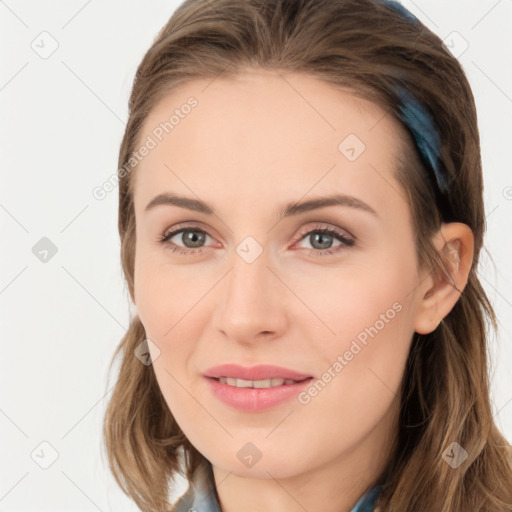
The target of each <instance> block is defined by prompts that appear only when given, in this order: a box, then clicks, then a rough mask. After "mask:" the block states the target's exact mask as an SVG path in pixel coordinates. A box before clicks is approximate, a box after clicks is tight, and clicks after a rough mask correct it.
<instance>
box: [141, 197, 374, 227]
mask: <svg viewBox="0 0 512 512" xmlns="http://www.w3.org/2000/svg"><path fill="white" fill-rule="evenodd" d="M161 205H172V206H178V207H180V208H186V209H187V210H192V211H195V212H199V213H204V214H206V215H213V214H214V213H215V210H214V209H213V208H212V207H211V206H210V205H208V204H207V203H205V202H204V201H201V200H199V199H193V198H190V197H185V196H178V195H176V194H171V193H168V192H166V193H163V194H159V195H157V196H155V197H154V198H153V199H152V200H151V201H150V202H149V203H148V205H147V206H146V208H145V209H144V211H145V212H147V211H149V210H152V209H153V208H156V207H157V206H161ZM326 206H348V207H350V208H355V209H356V210H361V211H364V212H367V213H371V214H372V215H375V216H377V217H378V214H377V212H376V211H375V210H374V209H373V208H372V207H371V206H370V205H369V204H367V203H365V202H364V201H362V200H361V199H358V198H357V197H354V196H349V195H346V194H335V195H331V196H325V197H317V198H314V199H308V200H307V201H302V202H297V201H295V202H291V203H288V204H286V205H285V206H284V207H283V208H281V209H280V210H279V212H278V219H279V220H280V219H283V218H285V217H290V216H293V215H300V214H302V213H306V212H310V211H312V210H317V209H319V208H324V207H326Z"/></svg>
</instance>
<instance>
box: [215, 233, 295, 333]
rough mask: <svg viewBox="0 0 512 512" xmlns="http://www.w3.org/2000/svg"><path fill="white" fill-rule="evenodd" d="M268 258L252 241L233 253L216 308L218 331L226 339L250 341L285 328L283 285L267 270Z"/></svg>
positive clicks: (258, 245) (242, 244)
mask: <svg viewBox="0 0 512 512" xmlns="http://www.w3.org/2000/svg"><path fill="white" fill-rule="evenodd" d="M268 256H269V254H268V253H267V252H266V251H265V250H263V247H261V245H260V244H259V243H258V242H256V241H255V240H254V239H251V237H247V239H244V240H243V241H242V242H241V243H240V244H239V245H238V246H237V247H236V249H235V252H234V254H233V256H232V265H231V267H232V269H231V272H229V274H228V275H227V276H226V279H227V283H226V285H225V286H224V287H222V292H221V294H222V296H221V298H220V300H219V303H218V307H217V327H218V328H219V329H220V330H222V331H224V333H225V334H227V335H228V336H229V337H232V338H234V339H238V340H250V339H252V337H254V336H256V335H257V334H258V333H261V332H271V333H276V332H277V331H279V330H280V329H281V328H282V327H283V325H284V324H283V322H284V321H285V317H286V314H285V311H284V308H283V306H284V301H283V300H282V299H283V298H282V295H281V294H282V293H283V290H282V289H280V287H282V286H283V285H282V283H280V282H279V280H278V279H277V278H276V277H275V276H274V274H273V272H272V271H271V270H270V269H269V268H268V267H267V265H269V263H270V258H269V257H268Z"/></svg>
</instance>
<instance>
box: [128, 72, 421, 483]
mask: <svg viewBox="0 0 512 512" xmlns="http://www.w3.org/2000/svg"><path fill="white" fill-rule="evenodd" d="M191 97H193V99H190V98H191ZM172 116H174V117H172ZM400 137H401V132H400V131H399V127H398V124H396V123H395V121H393V120H392V119H391V118H390V117H389V116H387V115H384V113H383V112H382V111H381V110H380V109H379V108H377V107H376V106H375V105H373V104H371V103H368V102H366V101H363V100H361V99H358V98H356V97H355V96H353V95H352V94H350V93H348V92H341V91H339V90H336V89H334V88H333V87H332V86H331V85H329V84H327V83H325V82H322V81H320V80H318V79H315V78H313V77H310V76H307V75H302V74H285V75H279V74H275V73H271V72H265V71H247V72H245V73H243V74H242V75H240V76H238V77H237V78H236V79H221V78H217V79H214V80H204V81H194V82H189V83H188V84H186V85H183V86H181V87H180V88H179V89H176V90H174V91H173V92H172V93H171V94H169V95H168V96H166V97H165V98H164V99H163V100H162V101H161V102H160V103H158V104H157V106H156V107H155V108H154V109H153V110H152V112H151V113H150V115H149V116H148V118H147V119H146V121H145V124H144V126H143V129H142V131H141V133H140V136H139V145H138V146H137V148H141V147H142V146H143V145H144V146H145V147H146V148H147V149H146V150H144V149H142V150H141V151H139V156H141V158H142V159H141V162H140V163H139V165H138V167H137V169H136V171H134V172H135V173H136V174H135V176H134V177H135V178H136V179H135V182H134V201H135V211H136V225H137V228H136V240H137V241H136V259H135V303H136V308H137V312H138V315H139V318H140V320H141V322H142V324H143V325H144V327H145V331H146V335H147V337H148V339H149V340H151V341H150V342H149V349H150V352H151V355H152V358H153V368H154V371H155V374H156V377H157V379H158V383H159V386H160V388H161V391H162V393H163V396H164V398H165V400H166V402H167V404H168V406H169V408H170V410H171V411H172V413H173V415H174V417H175V418H176V421H177V422H178V424H179V425H180V427H181V429H182V430H183V432H184V433H185V434H186V436H187V437H188V439H189V440H190V441H191V443H192V444H193V445H194V446H195V447H196V448H197V449H198V450H199V451H200V452H201V453H202V454H203V455H204V456H205V457H206V458H207V459H209V460H210V461H211V462H212V463H213V465H214V466H215V467H217V468H221V470H223V471H228V472H232V473H234V474H236V475H238V476H251V477H257V478H268V477H269V474H271V475H272V476H273V477H275V478H285V477H290V476H293V475H298V474H304V473H307V472H310V471H312V470H314V469H320V468H327V467H329V468H332V467H334V466H336V465H338V466H339V467H340V468H341V467H344V468H345V470H346V471H347V472H349V473H350V474H352V475H357V474H358V473H359V472H360V471H366V470H367V469H368V468H369V467H372V468H376V467H378V466H379V464H381V463H382V460H383V459H384V458H385V457H386V454H387V450H389V447H390V446H391V442H392V439H393V438H394V431H395V429H396V421H397V414H398V406H399V387H400V382H401V379H402V375H403V372H404V366H405V362H406V359H407V355H408V350H409V346H410V342H411V338H412V336H413V333H414V331H415V322H416V321H417V315H418V309H419V308H418V304H419V301H420V298H421V297H420V293H419V290H420V289H419V288H418V284H419V283H420V275H419V273H418V269H417V259H416V255H415V247H414V236H413V231H412V226H411V219H410V212H409V209H408V206H407V203H406V201H405V198H404V197H405V194H404V193H403V192H402V190H401V189H400V186H399V184H398V182H397V181H396V180H395V179H394V177H393V170H394V168H395V165H396V164H395V156H396V152H397V148H398V147H399V144H400ZM160 194H167V195H168V196H176V197H180V198H186V199H187V201H185V200H184V199H180V201H181V203H180V204H181V206H180V204H178V202H176V201H174V202H173V201H167V202H166V201H165V199H162V198H161V199H160V200H159V201H156V203H154V205H153V207H150V208H147V206H148V204H150V202H151V201H153V199H154V198H155V197H156V196H159V195H160ZM334 196H337V200H336V201H334V200H332V201H331V200H329V201H328V202H327V201H325V204H323V201H324V200H326V198H333V197H334ZM300 205H304V206H300ZM325 229H328V230H332V231H328V232H325V231H324V232H322V230H325ZM172 232H175V234H171V236H170V237H169V238H168V240H167V242H160V241H159V240H160V239H162V238H164V237H165V236H166V235H167V234H170V233H172ZM141 364H142V363H141ZM225 364H232V365H237V366H238V367H242V369H240V368H236V367H234V368H220V369H217V370H215V368H214V367H217V366H219V365H225ZM259 365H272V366H277V367H280V369H279V368H278V369H275V368H270V369H268V368H267V369H265V368H263V369H261V368H260V369H259V370H261V371H255V372H251V370H252V369H254V367H256V366H259ZM212 368H213V370H212ZM256 370H258V369H256ZM293 372H295V373H293ZM207 375H208V376H207ZM212 376H215V377H217V378H219V380H215V379H213V378H212ZM221 377H229V380H226V379H224V378H221ZM237 378H239V379H242V380H241V381H239V380H235V379H237ZM270 379H272V380H270ZM284 379H286V380H285V382H284V383H283V380H284ZM303 379H305V380H303ZM253 381H256V382H253ZM244 386H250V387H244ZM252 386H255V387H252Z"/></svg>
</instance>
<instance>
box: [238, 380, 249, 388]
mask: <svg viewBox="0 0 512 512" xmlns="http://www.w3.org/2000/svg"><path fill="white" fill-rule="evenodd" d="M234 380H236V384H235V385H236V387H237V388H252V387H253V381H252V380H244V379H234Z"/></svg>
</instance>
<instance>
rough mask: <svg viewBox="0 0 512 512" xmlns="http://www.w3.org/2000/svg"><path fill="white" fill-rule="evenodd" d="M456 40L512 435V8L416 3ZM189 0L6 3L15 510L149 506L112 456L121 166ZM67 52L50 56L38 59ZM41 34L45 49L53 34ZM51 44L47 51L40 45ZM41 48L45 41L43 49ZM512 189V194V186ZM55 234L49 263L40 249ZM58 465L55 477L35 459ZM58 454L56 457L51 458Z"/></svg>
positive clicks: (5, 426)
mask: <svg viewBox="0 0 512 512" xmlns="http://www.w3.org/2000/svg"><path fill="white" fill-rule="evenodd" d="M404 3H405V5H406V6H407V7H408V8H409V9H410V10H411V11H412V12H413V13H414V14H416V15H417V16H418V17H419V18H420V19H421V20H422V21H423V22H424V23H426V25H427V26H429V27H430V28H431V29H432V30H434V32H436V33H437V34H438V35H440V36H441V37H442V38H445V37H447V36H449V35H450V34H452V33H453V32H454V31H456V32H458V34H459V35H453V34H452V35H451V36H450V38H449V40H451V41H453V48H454V50H453V51H454V52H457V53H460V52H461V51H462V50H463V49H464V48H465V45H466V44H468V45H469V46H468V48H467V49H466V50H465V51H464V53H462V55H460V57H459V60H460V61H461V63H462V64H463V66H464V69H465V70H466V72H467V75H468V77H469V80H470V83H471V85H472V88H473V92H474V95H475V98H476V102H477V108H478V114H479V126H480V131H481V140H482V157H483V162H484V176H485V201H486V207H487V221H488V234H487V238H486V246H487V249H488V251H489V253H490V255H491V256H492V258H493V260H494V265H493V263H492V262H491V260H490V258H489V257H488V255H486V254H485V253H484V254H483V255H482V258H483V261H482V266H481V268H480V275H481V277H482V281H483V285H484V287H485V289H486V290H487V292H488V293H489V296H490V298H491V300H492V302H493V304H494V306H495V308H496V311H497V315H498V318H499V321H500V331H499V335H498V337H497V339H496V340H493V344H492V347H491V351H492V363H493V381H492V385H493V387H492V391H493V404H494V409H495V412H496V421H497V423H498V425H499V426H500V428H501V429H502V431H503V432H504V433H505V435H506V436H507V438H508V439H509V440H510V439H512V375H511V371H510V367H511V362H512V344H511V342H512V336H511V331H512V288H511V280H512V265H511V264H510V261H511V256H512V244H511V238H510V233H511V229H510V228H511V218H512V200H511V198H512V193H511V192H512V189H511V188H510V187H512V173H511V170H510V166H511V158H510V154H509V152H510V148H511V145H512V127H511V125H512V43H511V41H512V37H511V34H510V32H511V29H512V1H511V0H499V1H498V0H478V1H476V0H473V1H471V2H467V1H464V2H463V1H452V2H447V1H446V0H436V1H426V0H415V2H412V1H405V2H404ZM177 5H178V3H177V2H176V1H163V0H153V1H151V2H147V1H146V2H143V1H142V0H137V1H135V0H132V1H123V2H122V1H121V0H109V1H103V2H100V1H98V0H89V1H84V0H73V1H66V2H64V1H60V2H59V1H34V0H32V1H24V2H22V1H19V0H5V1H3V0H0V38H1V45H0V51H1V55H2V60H1V62H2V64H1V66H0V108H1V112H0V119H1V122H0V130H1V132H0V140H1V143H0V149H1V160H0V162H1V173H0V176H1V180H2V181H1V184H0V223H1V228H2V248H3V249H2V251H1V252H0V254H1V258H2V259H1V262H0V269H1V271H0V311H1V317H0V322H1V331H0V332H1V340H0V343H1V360H0V361H1V363H0V364H1V366H0V379H1V381H0V389H1V392H0V434H1V435H0V465H1V467H0V511H36V510H37V511H52V512H56V511H63V510H73V511H76V512H78V511H97V510H102V511H110V510H112V511H114V510H116V511H118V510H126V511H129V510H137V509H136V508H135V506H134V505H133V504H132V503H131V502H130V501H129V500H128V498H126V497H125V496H124V495H123V494H122V493H121V491H120V490H119V489H118V488H117V486H116V484H115V482H114V480H113V477H112V476H111V475H110V474H109V472H108V471H107V469H106V465H105V463H104V459H103V458H102V457H101V454H100V438H101V422H102V418H103V413H104V407H105V405H106V401H107V400H106V399H107V398H108V397H109V396H110V388H111V386H112V384H113V382H107V364H108V362H109V360H110V357H111V355H112V353H113V351H114V349H115V347H116V345H117V344H118V342H119V340H120V339H121V337H122V336H123V334H124V332H125V329H126V327H127V326H128V319H129V314H130V306H129V296H128V293H127V291H126V289H125V287H124V283H123V279H122V274H121V266H120V259H119V250H120V246H119V236H118V232H117V201H118V197H117V188H116V189H115V190H114V191H113V192H111V193H110V194H108V195H107V197H106V198H105V199H103V200H102V201H100V200H96V199H95V198H94V197H93V195H92V190H93V188H94V187H96V186H98V185H101V184H102V183H103V182H104V181H105V180H106V179H107V178H109V177H110V176H111V175H112V174H113V173H115V172H116V170H117V154H118V150H119V144H120V142H121V138H122V135H123V130H124V126H125V121H126V118H127V103H128V95H129V92H130V87H131V84H132V80H133V76H134V74H135V70H136V66H137V65H138V63H139V62H140V60H141V58H142V56H143V55H144V53H145V51H146V50H147V49H148V48H149V46H150V45H151V43H152V41H153V38H154V37H155V36H156V34H157V32H158V30H159V29H160V28H161V27H162V26H163V25H164V24H165V22H166V21H167V20H168V18H169V17H170V16H171V14H172V12H173V11H174V9H175V8H176V6H177ZM43 31H47V32H48V33H49V34H51V37H52V38H53V39H55V40H56V41H57V43H58V48H57V50H56V51H55V53H53V54H52V55H51V56H50V57H48V58H47V59H42V58H41V57H40V56H39V55H38V54H37V53H36V52H35V51H34V50H33V49H32V47H31V44H34V45H35V44H38V41H40V38H41V37H46V38H47V39H46V40H45V41H46V45H45V47H46V48H49V47H50V46H49V45H50V44H51V41H50V39H48V37H49V36H39V35H40V34H41V32H43ZM38 37H39V38H38ZM34 40H35V43H32V42H33V41H34ZM39 44H40V45H41V43H39ZM507 187H508V188H507ZM42 237H47V238H49V239H50V240H51V241H52V242H53V244H55V246H56V247H57V250H58V252H57V253H56V254H55V256H54V257H52V258H51V259H50V260H49V261H48V262H47V263H42V262H41V261H40V260H39V259H38V258H36V256H35V255H34V254H33V252H32V248H33V247H34V246H35V244H36V243H37V242H38V241H39V240H40V239H41V238H42ZM43 441H46V442H48V443H50V445H51V446H52V447H53V448H54V449H55V450H56V451H57V453H58V458H57V460H56V461H55V462H54V463H53V464H52V465H51V466H50V467H49V468H48V469H42V468H41V467H39V466H38V465H37V464H36V463H35V462H34V460H33V459H32V458H31V453H32V452H33V451H34V450H35V449H36V453H40V454H41V453H42V452H41V449H42V450H43V452H44V453H45V455H44V457H49V456H50V455H51V449H50V448H48V446H46V445H43V447H40V446H39V445H40V443H41V442H43ZM44 457H42V458H44Z"/></svg>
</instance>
